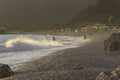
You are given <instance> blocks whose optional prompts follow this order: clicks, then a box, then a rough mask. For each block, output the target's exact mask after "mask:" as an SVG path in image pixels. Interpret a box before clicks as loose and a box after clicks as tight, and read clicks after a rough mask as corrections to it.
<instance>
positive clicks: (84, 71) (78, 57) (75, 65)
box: [3, 32, 120, 80]
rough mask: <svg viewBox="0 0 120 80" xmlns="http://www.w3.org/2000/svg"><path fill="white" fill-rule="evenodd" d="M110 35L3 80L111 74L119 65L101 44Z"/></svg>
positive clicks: (87, 78)
mask: <svg viewBox="0 0 120 80" xmlns="http://www.w3.org/2000/svg"><path fill="white" fill-rule="evenodd" d="M110 34H111V32H110V33H108V34H106V32H105V33H100V34H97V35H94V36H93V38H92V40H91V41H90V42H89V43H88V44H85V45H82V46H79V47H76V48H71V49H65V50H61V51H57V52H54V53H52V54H50V55H48V56H45V57H43V58H41V59H36V60H34V61H30V62H27V63H25V64H24V65H22V66H17V68H20V69H18V70H16V71H15V72H16V73H18V74H16V75H14V76H12V77H9V78H6V79H3V80H39V79H41V80H51V79H53V80H65V79H67V80H95V78H96V76H97V75H98V74H99V73H100V72H103V71H111V70H113V69H115V68H116V67H118V66H119V65H120V61H119V60H116V58H114V57H113V56H110V55H106V54H105V52H104V46H103V45H104V44H103V43H104V40H105V39H106V38H107V37H109V36H110Z"/></svg>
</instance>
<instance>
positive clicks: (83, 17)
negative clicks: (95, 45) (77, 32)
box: [72, 0, 120, 25]
mask: <svg viewBox="0 0 120 80" xmlns="http://www.w3.org/2000/svg"><path fill="white" fill-rule="evenodd" d="M94 23H102V24H120V1H119V0H99V1H98V2H97V3H96V5H94V6H92V7H88V8H87V9H85V10H83V11H81V12H80V13H79V14H78V15H77V16H75V18H73V20H72V24H81V25H87V24H94Z"/></svg>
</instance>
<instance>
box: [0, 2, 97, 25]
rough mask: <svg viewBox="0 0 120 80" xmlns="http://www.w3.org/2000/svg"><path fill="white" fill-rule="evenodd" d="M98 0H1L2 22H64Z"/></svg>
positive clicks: (39, 23)
mask: <svg viewBox="0 0 120 80" xmlns="http://www.w3.org/2000/svg"><path fill="white" fill-rule="evenodd" d="M95 1H96V0H0V24H1V25H2V24H4V25H18V26H20V25H41V24H43V25H44V24H64V23H67V22H68V21H70V20H71V19H72V18H73V17H74V16H75V15H76V14H77V13H78V12H79V11H81V10H83V9H85V8H86V6H88V5H90V4H93V3H95Z"/></svg>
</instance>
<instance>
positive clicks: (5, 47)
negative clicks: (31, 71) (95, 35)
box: [0, 35, 89, 65]
mask: <svg viewBox="0 0 120 80" xmlns="http://www.w3.org/2000/svg"><path fill="white" fill-rule="evenodd" d="M87 41H89V40H84V39H83V37H70V36H56V41H53V40H52V36H50V35H48V36H44V35H0V63H4V64H9V65H14V64H18V63H22V62H27V61H30V60H33V59H37V58H40V57H43V56H46V55H48V54H50V53H52V52H55V51H58V50H62V49H66V48H73V47H77V46H78V44H82V43H85V42H87Z"/></svg>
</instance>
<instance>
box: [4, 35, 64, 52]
mask: <svg viewBox="0 0 120 80" xmlns="http://www.w3.org/2000/svg"><path fill="white" fill-rule="evenodd" d="M56 46H63V44H62V42H60V41H52V40H47V39H44V40H35V39H33V38H29V37H25V36H20V37H17V38H13V39H10V40H8V41H6V42H5V47H6V48H7V49H8V50H10V51H25V50H37V49H44V48H49V47H56Z"/></svg>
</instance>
